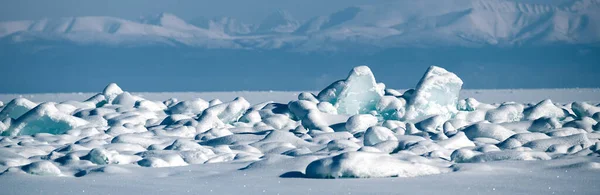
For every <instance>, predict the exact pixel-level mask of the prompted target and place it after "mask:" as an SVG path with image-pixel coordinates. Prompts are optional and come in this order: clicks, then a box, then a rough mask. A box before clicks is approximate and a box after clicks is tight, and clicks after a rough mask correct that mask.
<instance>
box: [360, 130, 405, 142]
mask: <svg viewBox="0 0 600 195" xmlns="http://www.w3.org/2000/svg"><path fill="white" fill-rule="evenodd" d="M388 140H394V141H397V140H398V138H396V136H395V135H394V132H392V130H390V129H388V128H386V127H382V126H373V127H369V129H367V131H366V132H365V135H364V145H365V146H373V145H375V144H378V143H380V142H384V141H388ZM396 145H397V144H396Z"/></svg>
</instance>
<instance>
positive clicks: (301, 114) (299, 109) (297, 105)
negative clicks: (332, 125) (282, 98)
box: [288, 100, 319, 120]
mask: <svg viewBox="0 0 600 195" xmlns="http://www.w3.org/2000/svg"><path fill="white" fill-rule="evenodd" d="M288 109H289V110H290V112H291V113H292V114H293V115H294V117H295V118H296V119H299V120H302V119H304V118H306V115H307V114H308V112H309V111H311V110H319V109H318V108H317V103H314V102H311V101H308V100H298V101H291V102H290V103H289V104H288Z"/></svg>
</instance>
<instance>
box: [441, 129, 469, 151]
mask: <svg viewBox="0 0 600 195" xmlns="http://www.w3.org/2000/svg"><path fill="white" fill-rule="evenodd" d="M437 144H438V145H440V146H442V147H444V148H446V149H451V150H455V149H459V148H463V147H473V146H475V143H473V142H472V141H471V140H469V138H468V137H467V136H466V135H465V133H464V132H458V133H456V134H455V135H453V136H452V137H449V138H448V139H445V140H442V141H439V142H438V143H437Z"/></svg>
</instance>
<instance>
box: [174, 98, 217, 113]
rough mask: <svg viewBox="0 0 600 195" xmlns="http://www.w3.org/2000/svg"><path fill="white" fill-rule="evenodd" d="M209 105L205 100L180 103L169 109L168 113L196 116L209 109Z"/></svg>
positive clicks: (198, 99) (197, 99)
mask: <svg viewBox="0 0 600 195" xmlns="http://www.w3.org/2000/svg"><path fill="white" fill-rule="evenodd" d="M208 105H209V103H208V102H206V101H204V100H203V99H200V98H196V99H194V100H189V101H181V102H178V103H177V104H175V105H174V106H171V107H169V109H168V112H169V113H170V114H187V115H196V114H200V113H202V111H204V110H205V109H206V108H208Z"/></svg>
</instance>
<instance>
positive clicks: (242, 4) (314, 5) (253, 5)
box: [0, 0, 390, 23]
mask: <svg viewBox="0 0 600 195" xmlns="http://www.w3.org/2000/svg"><path fill="white" fill-rule="evenodd" d="M385 1H390V0H0V20H4V21H6V20H22V19H40V18H44V17H50V18H54V17H67V16H100V15H101V16H115V17H121V18H127V19H136V18H139V17H140V16H144V15H152V14H157V13H160V12H170V13H173V14H175V15H177V16H179V17H181V18H183V19H186V20H191V19H196V18H200V17H205V18H212V17H217V16H231V17H235V18H238V19H240V20H242V21H244V22H252V23H255V22H257V21H260V20H261V19H263V18H264V17H266V16H267V15H268V14H270V13H271V12H273V11H275V10H277V9H285V10H288V11H289V12H290V13H292V15H293V16H294V17H296V18H297V19H299V20H306V19H308V18H310V17H313V16H318V15H326V14H329V13H332V12H334V11H337V10H341V9H343V8H346V7H348V6H352V5H362V4H371V3H377V2H385Z"/></svg>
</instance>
